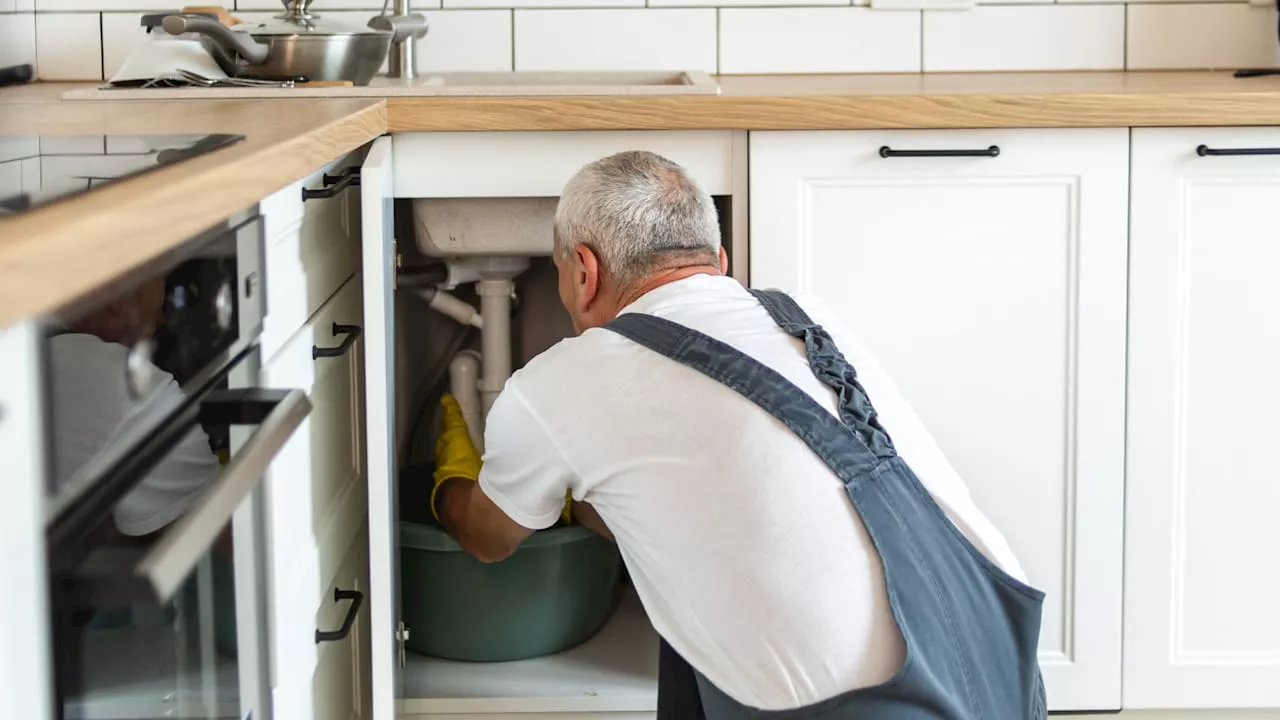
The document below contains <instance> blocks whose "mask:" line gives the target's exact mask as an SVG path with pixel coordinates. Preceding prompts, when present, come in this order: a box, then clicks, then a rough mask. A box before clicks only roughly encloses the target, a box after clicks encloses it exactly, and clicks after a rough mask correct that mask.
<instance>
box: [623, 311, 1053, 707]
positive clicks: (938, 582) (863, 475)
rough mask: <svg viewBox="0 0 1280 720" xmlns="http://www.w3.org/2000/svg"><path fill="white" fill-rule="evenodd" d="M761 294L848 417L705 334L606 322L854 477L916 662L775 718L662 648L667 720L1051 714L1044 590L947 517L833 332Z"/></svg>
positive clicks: (632, 321)
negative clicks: (997, 561) (1042, 638)
mask: <svg viewBox="0 0 1280 720" xmlns="http://www.w3.org/2000/svg"><path fill="white" fill-rule="evenodd" d="M752 294H753V295H755V297H756V299H757V300H759V301H760V303H761V304H762V305H763V306H764V307H765V308H766V309H767V310H768V311H769V314H770V315H771V316H773V319H774V321H775V322H777V323H778V326H779V327H781V328H782V329H783V330H784V331H786V332H787V333H788V334H790V335H792V336H794V337H796V338H800V339H802V340H804V344H805V350H806V352H807V355H808V360H809V367H810V369H811V370H812V371H813V374H814V375H815V376H816V377H817V378H818V379H820V380H822V381H823V382H824V383H826V384H827V385H828V386H830V387H831V388H832V389H833V390H834V391H835V392H836V393H837V395H838V398H839V409H840V417H839V418H836V417H835V416H834V415H832V414H831V413H830V412H828V411H827V410H826V409H825V408H823V407H822V406H821V405H820V404H819V403H817V402H816V401H814V400H813V398H811V397H809V396H808V395H807V394H805V393H804V392H803V391H802V390H800V389H799V388H797V387H796V386H795V385H793V384H791V383H790V382H789V381H788V380H786V379H785V378H784V377H782V376H781V375H780V374H778V373H777V372H775V371H774V370H772V369H770V368H768V367H766V366H765V365H763V364H761V363H759V362H757V361H756V360H754V359H752V358H750V357H748V356H747V355H744V354H743V353H741V352H738V351H737V350H735V349H733V348H732V347H730V346H728V345H726V344H725V343H722V342H720V341H718V340H716V339H714V338H711V337H708V336H706V335H704V334H702V333H700V332H697V331H695V330H691V329H689V328H686V327H684V326H682V325H679V324H677V323H673V322H671V321H669V320H664V319H662V318H658V317H654V316H651V315H642V314H634V313H628V314H625V315H622V316H619V317H618V318H617V319H615V320H614V321H613V322H611V323H609V325H607V326H606V327H607V328H608V329H609V330H612V331H613V332H616V333H618V334H620V335H622V336H624V337H627V338H629V339H631V340H633V341H635V342H637V343H639V344H641V345H644V346H645V347H648V348H649V349H651V350H654V351H655V352H658V353H660V354H662V355H665V356H667V357H669V358H671V359H672V360H675V361H677V362H679V363H682V364H684V365H687V366H688V367H691V368H693V369H694V370H697V371H699V372H701V373H703V374H705V375H707V376H708V377H710V378H712V379H714V380H717V381H719V382H721V383H723V384H724V385H726V386H728V387H729V388H732V389H733V390H735V391H737V392H738V393H740V394H742V395H743V396H745V397H746V398H748V399H750V400H751V401H752V402H754V403H756V404H757V405H759V406H760V407H761V408H763V409H764V410H766V411H767V412H769V413H770V414H772V415H773V416H774V417H776V418H777V419H778V420H779V421H780V422H781V423H783V424H784V425H786V426H787V427H788V428H790V429H791V431H792V432H794V433H795V434H796V435H797V436H799V437H800V438H801V439H803V440H804V441H805V443H806V444H808V446H809V447H810V449H812V450H813V452H814V453H815V454H816V455H817V456H818V457H820V458H822V460H823V461H824V462H825V463H826V464H827V465H828V466H829V467H830V468H831V470H832V472H834V473H835V474H836V476H837V477H839V478H840V479H841V480H842V481H843V482H844V485H845V488H846V490H847V492H848V495H849V499H850V500H851V501H852V502H853V507H854V510H855V511H857V513H858V515H859V517H861V518H862V522H863V524H864V525H865V526H866V529H867V533H868V534H869V535H870V537H871V541H872V543H873V544H874V546H875V548H876V550H877V552H878V553H879V555H880V561H881V563H882V565H883V567H884V576H885V585H886V588H887V589H888V594H889V603H890V606H891V608H892V610H893V616H894V619H895V620H896V622H897V625H898V629H899V630H900V631H901V633H902V637H903V639H904V641H905V645H906V659H905V661H904V662H903V665H902V667H901V668H900V669H899V670H898V672H897V674H895V675H894V676H893V677H892V678H890V679H889V681H888V682H886V683H884V684H883V685H877V686H874V687H869V688H863V689H858V690H853V691H850V692H847V693H845V694H843V695H838V696H836V697H834V698H831V699H829V700H825V701H823V702H820V703H817V704H815V705H810V706H808V707H802V708H798V709H795V710H785V711H764V710H759V709H755V708H750V707H746V706H744V705H742V704H740V703H738V702H736V701H734V700H733V699H731V698H730V697H729V696H728V695H726V694H725V693H723V692H721V691H720V690H719V689H718V688H716V687H715V686H714V685H712V684H711V683H710V682H709V681H708V680H707V679H706V678H705V677H704V676H703V675H702V674H701V673H699V672H697V671H696V670H694V669H692V668H689V667H688V664H687V663H685V661H684V660H683V659H681V658H680V656H679V655H677V654H676V653H675V652H674V650H672V649H671V648H670V646H668V645H666V644H665V643H664V647H663V656H662V665H663V667H662V669H661V673H662V680H661V683H660V684H661V685H663V687H661V688H660V690H659V720H695V719H696V718H701V717H705V718H707V720H748V719H749V718H750V719H753V720H772V719H774V718H776V719H777V720H1040V719H1042V718H1044V717H1045V716H1046V708H1045V696H1044V684H1043V681H1042V680H1041V676H1040V669H1039V666H1038V665H1037V662H1036V642H1037V639H1038V635H1039V630H1040V609H1041V602H1042V600H1043V598H1044V595H1043V593H1041V592H1039V591H1037V590H1035V589H1033V588H1030V587H1028V586H1026V585H1024V584H1022V583H1020V582H1018V581H1017V580H1015V579H1013V578H1012V577H1010V576H1009V575H1007V574H1005V573H1004V572H1003V571H1001V570H1000V569H999V568H997V567H996V566H995V565H993V564H992V563H991V562H990V561H989V560H987V559H986V558H985V557H984V556H983V555H982V554H981V553H980V552H978V550H977V549H976V548H974V547H973V546H972V545H971V544H970V543H969V541H968V540H967V539H966V538H965V537H964V535H962V534H961V533H960V531H959V530H958V529H957V528H956V527H955V526H954V525H952V523H951V521H950V520H948V519H947V517H946V515H945V514H944V513H943V512H942V510H941V508H939V507H938V506H937V505H936V504H935V503H934V501H933V499H932V498H931V497H930V496H929V493H928V492H927V491H926V490H925V488H924V486H923V485H921V484H920V481H919V480H918V479H917V478H916V476H915V474H914V473H913V472H912V471H911V469H910V468H908V467H907V464H906V463H905V462H903V460H902V459H901V458H899V457H898V456H897V455H896V454H895V452H894V448H893V443H892V442H891V441H890V439H889V436H888V434H887V433H886V432H885V430H884V428H883V427H881V425H880V422H879V421H878V420H877V418H876V411H875V408H873V407H872V406H871V401H870V400H869V399H868V397H867V394H866V392H865V391H864V390H863V388H862V385H861V384H860V383H859V382H858V377H857V373H855V372H854V369H853V366H852V365H850V364H849V362H848V361H847V360H845V358H844V355H842V354H841V352H840V350H839V349H838V348H836V346H835V343H834V342H833V341H832V339H831V336H830V335H828V334H827V332H826V331H825V330H823V329H822V328H821V327H820V326H818V325H815V324H814V323H813V322H812V321H811V320H810V319H809V317H808V316H807V315H806V314H805V313H804V311H803V310H801V309H800V307H799V306H798V305H797V304H796V303H795V302H794V301H793V300H792V299H791V298H790V297H788V296H786V295H784V294H782V293H779V292H774V291H769V292H762V291H756V290H753V291H752ZM682 678H683V682H682ZM664 693H665V696H664ZM673 694H674V696H673Z"/></svg>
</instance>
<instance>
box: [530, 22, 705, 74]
mask: <svg viewBox="0 0 1280 720" xmlns="http://www.w3.org/2000/svg"><path fill="white" fill-rule="evenodd" d="M515 21H516V25H515V54H516V65H515V67H516V70H707V71H712V72H714V71H715V69H716V11H715V10H714V9H710V8H706V9H687V10H669V9H653V10H649V9H627V10H517V11H516V17H515Z"/></svg>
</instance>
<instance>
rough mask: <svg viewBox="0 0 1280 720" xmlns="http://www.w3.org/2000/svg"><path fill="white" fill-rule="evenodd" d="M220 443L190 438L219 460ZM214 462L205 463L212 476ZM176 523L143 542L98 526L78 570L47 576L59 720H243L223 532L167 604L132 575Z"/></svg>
mask: <svg viewBox="0 0 1280 720" xmlns="http://www.w3.org/2000/svg"><path fill="white" fill-rule="evenodd" d="M223 384H225V383H223ZM228 434H229V429H228V428H227V427H226V426H221V427H211V426H204V427H202V428H199V429H195V430H193V431H192V435H194V436H196V438H197V439H196V441H195V442H193V443H192V444H191V446H190V448H189V450H190V451H192V452H194V451H196V450H197V449H198V448H199V445H200V444H203V445H204V446H205V447H204V453H206V454H207V455H208V457H210V458H215V457H216V456H221V457H222V458H223V459H224V460H225V459H226V458H228V457H229V450H230V449H229V448H228V447H227V446H226V444H225V440H224V441H221V442H219V441H217V440H214V438H226V437H227V436H228ZM219 445H221V447H218V446H219ZM221 462H222V461H220V460H217V459H214V460H213V462H212V467H213V468H214V470H215V472H216V471H217V469H218V468H219V466H220V465H221ZM149 479H150V478H149ZM140 489H145V485H144V486H142V488H140ZM129 502H131V500H130V498H129V497H126V498H124V499H123V500H121V504H124V503H129ZM135 502H136V501H135ZM135 514H136V512H135V510H133V509H129V510H126V511H124V512H121V511H119V510H118V509H117V510H116V511H114V512H113V513H112V515H113V517H122V516H124V517H134V516H135ZM181 515H182V513H181V512H180V513H179V514H178V516H177V517H175V518H174V519H173V520H172V521H171V522H169V523H167V524H166V525H165V526H164V527H160V528H157V529H156V530H155V531H154V532H151V533H148V534H146V535H142V536H130V535H125V534H124V533H122V532H120V528H119V527H118V526H117V524H116V523H112V522H108V523H105V524H104V525H103V526H102V527H101V528H99V529H98V531H97V532H96V534H95V535H94V536H93V538H92V540H91V541H90V542H87V543H85V544H84V548H83V552H81V553H80V554H79V558H80V559H79V561H78V562H75V563H73V564H72V565H70V566H69V567H65V568H61V569H54V570H52V573H53V578H52V586H51V596H52V600H53V603H52V610H53V620H54V638H53V640H54V642H53V643H52V646H53V648H54V652H55V655H56V657H55V666H56V667H55V670H56V672H55V686H56V689H57V695H58V698H57V700H58V707H59V709H60V711H61V715H60V718H61V719H62V720H108V719H120V720H124V719H129V720H133V719H138V720H143V719H150V718H200V719H205V718H228V719H234V718H240V717H242V715H241V697H240V695H241V693H240V669H239V661H238V652H237V651H238V642H237V624H236V590H235V567H236V564H235V553H234V548H235V542H234V538H233V533H232V529H231V526H230V524H228V525H227V527H225V528H223V530H222V532H221V533H220V534H219V537H218V539H217V541H215V542H214V544H213V545H212V546H211V547H209V548H208V550H207V551H205V553H204V555H203V556H202V557H201V558H200V560H199V562H198V563H197V564H196V567H195V569H194V570H193V571H192V572H191V573H190V574H189V575H188V577H187V578H186V580H185V582H184V583H183V584H182V586H181V588H180V589H179V590H178V591H177V592H176V593H174V595H173V597H171V598H169V599H167V600H163V601H162V600H159V599H158V598H157V597H156V594H155V591H154V589H153V588H152V586H151V584H150V583H149V582H148V581H147V580H145V579H144V578H143V577H142V576H141V575H140V573H139V571H138V567H139V563H140V562H141V561H142V559H143V557H144V556H145V555H146V553H147V552H148V550H150V549H151V547H152V546H153V545H154V544H155V543H156V542H157V541H158V539H159V538H160V537H161V536H162V534H163V532H164V531H166V530H167V529H168V528H169V527H170V526H172V525H173V523H174V522H177V521H178V519H179V518H180V517H181ZM166 517H167V516H166Z"/></svg>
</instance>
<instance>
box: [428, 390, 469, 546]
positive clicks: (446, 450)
mask: <svg viewBox="0 0 1280 720" xmlns="http://www.w3.org/2000/svg"><path fill="white" fill-rule="evenodd" d="M440 409H441V412H442V413H443V416H444V422H443V423H442V425H441V427H440V436H439V437H437V438H436V471H435V474H434V476H433V479H434V481H435V485H434V486H433V487H432V488H431V514H432V515H433V516H435V519H436V520H437V521H439V520H440V515H439V514H438V513H437V512H436V495H437V494H438V493H439V492H440V487H441V486H442V485H444V483H445V481H446V480H470V481H471V482H475V481H476V480H478V479H479V478H480V453H478V452H476V448H475V446H474V445H472V444H471V436H470V435H468V434H467V421H466V420H464V419H463V417H462V408H460V407H458V401H457V400H454V399H453V396H452V395H450V394H448V393H445V395H444V397H442V398H440Z"/></svg>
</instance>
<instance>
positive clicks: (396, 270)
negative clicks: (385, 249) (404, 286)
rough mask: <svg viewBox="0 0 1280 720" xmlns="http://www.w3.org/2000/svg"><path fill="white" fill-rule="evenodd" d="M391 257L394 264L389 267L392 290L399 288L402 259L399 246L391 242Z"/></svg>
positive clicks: (393, 241)
mask: <svg viewBox="0 0 1280 720" xmlns="http://www.w3.org/2000/svg"><path fill="white" fill-rule="evenodd" d="M391 257H392V259H393V261H394V264H393V265H392V266H391V288H392V289H393V290H396V289H399V288H400V268H401V267H403V265H404V258H403V257H402V256H401V255H400V245H399V244H398V243H397V242H396V241H395V240H392V241H391Z"/></svg>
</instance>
